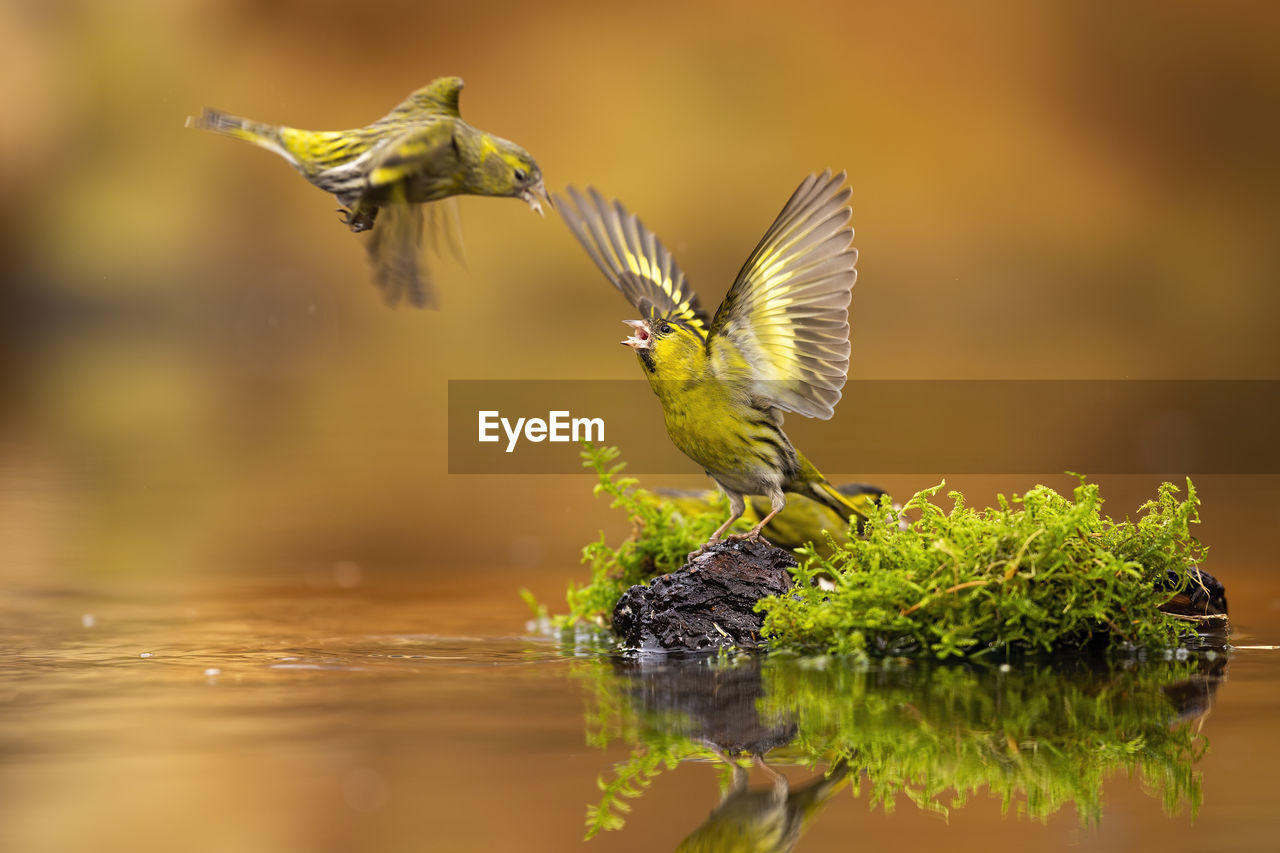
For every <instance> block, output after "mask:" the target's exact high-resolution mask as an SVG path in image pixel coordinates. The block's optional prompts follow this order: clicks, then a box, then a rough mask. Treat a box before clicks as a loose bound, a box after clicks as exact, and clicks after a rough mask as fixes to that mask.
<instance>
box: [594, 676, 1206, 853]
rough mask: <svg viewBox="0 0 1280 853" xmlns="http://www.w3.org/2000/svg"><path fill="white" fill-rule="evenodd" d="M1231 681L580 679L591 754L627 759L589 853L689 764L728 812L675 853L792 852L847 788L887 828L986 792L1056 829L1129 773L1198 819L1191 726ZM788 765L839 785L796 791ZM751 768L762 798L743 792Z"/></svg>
mask: <svg viewBox="0 0 1280 853" xmlns="http://www.w3.org/2000/svg"><path fill="white" fill-rule="evenodd" d="M1226 663H1227V659H1226V658H1225V657H1224V656H1222V655H1218V654H1214V653H1206V654H1204V655H1200V656H1194V657H1191V658H1189V659H1186V660H1167V661H1137V660H1126V661H1118V660H1102V661H1093V662H1084V661H1072V662H1067V663H1062V662H1056V663H1054V664H1052V665H1050V664H1047V663H1040V664H1035V663H1028V664H1026V665H1023V666H1019V667H1011V666H1008V665H1005V666H998V667H981V668H980V667H973V666H920V665H918V664H910V665H907V664H897V665H886V666H883V667H879V668H874V669H873V668H852V667H849V666H847V665H846V664H844V663H841V662H836V661H830V660H825V659H797V658H783V657H780V656H773V657H770V658H767V659H761V658H758V657H746V658H742V659H736V660H730V659H727V658H723V657H722V658H719V659H714V658H703V659H695V660H682V661H662V662H645V661H640V662H635V661H619V662H617V663H615V665H614V666H613V668H612V669H605V668H603V667H587V668H584V669H582V670H580V671H579V672H580V675H581V677H583V678H584V679H585V680H586V681H587V682H588V684H589V686H590V690H591V692H592V701H591V702H590V703H589V709H588V713H587V732H588V742H589V743H590V744H592V745H594V746H597V747H601V748H603V747H604V746H606V745H608V744H609V743H610V742H612V741H614V740H622V741H624V742H628V743H630V744H632V746H633V749H632V752H631V755H630V757H629V758H628V759H627V760H626V761H623V762H620V763H619V764H618V765H616V766H615V767H614V768H613V771H612V773H611V774H609V775H607V776H606V777H604V778H602V779H601V782H600V788H601V791H602V797H601V800H600V802H599V803H598V804H595V805H592V806H589V808H588V816H587V825H588V837H591V836H592V835H594V834H596V833H597V832H599V831H601V830H612V829H620V828H622V826H623V824H624V822H625V814H626V813H627V812H628V811H630V804H629V803H628V802H627V801H628V800H630V799H634V798H636V797H639V796H641V795H642V794H643V793H644V791H645V790H646V789H647V788H648V787H649V786H650V785H651V784H652V783H653V781H654V780H655V779H656V778H657V777H658V776H659V775H660V774H661V772H662V771H663V770H664V769H674V768H675V767H676V766H678V765H679V764H680V763H681V762H684V761H690V760H707V761H713V762H715V763H716V764H717V766H718V767H719V768H720V770H721V790H722V798H721V801H720V804H719V805H718V806H716V807H715V809H714V811H712V813H711V815H710V817H709V818H708V819H707V820H706V822H705V823H703V824H702V826H700V827H698V828H697V829H696V830H695V831H693V832H692V833H691V834H690V835H689V836H688V837H687V838H686V839H685V841H684V843H683V844H682V845H681V847H680V848H679V849H681V850H791V849H793V848H794V847H795V845H796V843H797V841H798V840H799V838H800V835H801V833H802V832H803V830H804V828H805V826H806V824H807V823H808V822H809V821H811V820H812V819H813V817H814V816H815V815H816V814H817V812H818V811H819V809H820V808H821V806H822V805H823V803H825V802H826V801H827V800H828V799H829V798H830V797H831V796H832V795H833V794H834V793H835V792H836V791H837V790H839V789H840V788H841V787H843V786H844V785H845V784H846V783H848V782H850V781H852V788H853V790H854V793H855V795H856V794H859V793H861V791H862V790H863V789H864V788H865V789H866V790H867V791H868V800H869V802H870V803H871V804H872V805H877V804H878V805H880V806H882V807H883V808H884V809H885V810H886V811H887V810H890V809H892V808H893V806H894V804H895V803H896V801H897V799H898V797H899V795H902V796H905V797H906V798H908V799H910V800H911V801H912V802H914V803H915V804H916V805H917V806H918V807H920V808H922V809H927V810H930V811H937V812H942V813H946V812H948V811H949V810H950V809H954V808H960V807H962V806H964V804H965V803H966V801H967V799H968V797H969V795H970V794H972V793H975V792H977V791H979V790H980V789H985V790H986V791H987V792H988V794H989V795H990V796H994V797H999V798H1000V799H1001V800H1002V801H1003V805H1004V808H1005V810H1006V811H1007V810H1008V809H1009V807H1010V806H1013V807H1014V809H1015V812H1016V813H1017V814H1019V815H1027V816H1030V817H1034V818H1037V819H1045V818H1047V817H1048V816H1049V815H1051V814H1053V813H1054V812H1056V811H1058V810H1059V809H1060V808H1061V807H1062V806H1064V805H1067V804H1073V805H1074V807H1075V809H1076V811H1077V813H1078V814H1079V815H1080V817H1081V820H1082V821H1083V822H1090V823H1092V822H1096V821H1097V820H1098V818H1099V817H1100V814H1101V808H1102V784H1103V782H1104V781H1105V780H1106V779H1107V778H1109V777H1110V776H1112V775H1114V774H1115V773H1117V772H1120V771H1124V772H1128V773H1136V774H1139V775H1140V778H1141V779H1142V781H1143V788H1144V790H1146V791H1147V792H1149V793H1150V794H1151V795H1152V796H1158V797H1160V798H1161V800H1162V802H1163V805H1164V808H1165V810H1166V812H1168V813H1170V814H1173V813H1176V812H1178V811H1180V810H1181V809H1182V808H1183V806H1184V805H1189V807H1190V809H1191V812H1192V814H1193V815H1194V814H1195V812H1196V810H1197V808H1198V807H1199V804H1200V798H1201V791H1200V777H1199V773H1198V772H1197V771H1196V769H1195V765H1196V762H1197V761H1199V759H1200V758H1201V757H1202V756H1203V755H1204V753H1205V751H1206V750H1207V749H1208V742H1207V740H1206V739H1205V738H1204V737H1203V736H1202V735H1201V733H1200V731H1199V725H1198V721H1199V719H1200V718H1201V717H1202V716H1203V715H1204V714H1205V713H1207V712H1208V710H1209V708H1210V705H1211V703H1212V700H1213V695H1214V692H1215V691H1216V690H1217V687H1218V685H1219V684H1220V682H1221V681H1222V680H1223V678H1224V677H1225V675H1226ZM766 754H768V755H769V764H766V763H765V756H766ZM743 756H746V759H744V758H743ZM744 761H745V762H746V766H744ZM770 764H772V765H773V766H770ZM780 764H802V765H806V766H814V765H818V764H825V765H827V766H829V767H830V768H831V769H830V770H829V771H828V772H827V773H826V774H825V775H818V776H816V777H815V778H813V779H811V780H809V781H807V782H805V783H804V784H802V785H795V786H793V785H790V784H789V783H788V781H787V779H786V777H785V776H783V775H782V774H781V773H779V772H778V771H777V770H776V769H775V768H776V766H778V765H780ZM751 765H754V766H756V767H758V768H759V769H760V771H761V773H762V775H764V776H765V777H766V778H767V782H768V783H767V786H766V787H764V788H762V789H752V788H751V787H750V786H749V785H748V772H747V767H749V766H751ZM855 769H856V770H857V771H860V772H853V773H851V772H850V771H851V770H855Z"/></svg>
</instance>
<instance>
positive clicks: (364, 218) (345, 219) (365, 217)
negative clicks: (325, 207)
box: [338, 207, 373, 234]
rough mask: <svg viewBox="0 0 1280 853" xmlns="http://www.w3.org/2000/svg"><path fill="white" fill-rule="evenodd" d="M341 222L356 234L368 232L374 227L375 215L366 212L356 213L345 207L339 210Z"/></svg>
mask: <svg viewBox="0 0 1280 853" xmlns="http://www.w3.org/2000/svg"><path fill="white" fill-rule="evenodd" d="M338 219H339V221H340V222H341V223H342V224H343V225H345V226H347V227H348V228H350V229H351V230H352V231H354V232H355V233H357V234H359V233H360V232H361V231H368V230H369V229H370V228H372V227H373V215H372V214H370V213H367V212H366V211H363V210H362V211H359V212H354V211H350V210H347V209H346V208H345V207H340V208H338Z"/></svg>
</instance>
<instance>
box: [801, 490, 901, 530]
mask: <svg viewBox="0 0 1280 853" xmlns="http://www.w3.org/2000/svg"><path fill="white" fill-rule="evenodd" d="M881 494H883V493H882V492H861V493H859V494H855V495H846V494H844V493H842V492H840V491H839V490H838V489H836V488H835V487H834V486H832V485H831V484H830V483H828V482H827V481H826V480H819V481H817V482H814V483H810V484H809V495H808V496H809V497H811V498H813V499H814V500H815V501H817V502H818V503H820V504H822V505H823V506H825V507H827V508H828V509H830V510H831V511H832V512H836V513H839V514H840V515H841V516H842V517H844V518H846V519H852V518H857V519H858V527H859V528H861V527H862V524H863V522H865V521H866V520H867V519H868V518H870V517H871V513H872V511H873V510H874V509H875V507H876V502H877V501H878V500H879V499H880V495H881Z"/></svg>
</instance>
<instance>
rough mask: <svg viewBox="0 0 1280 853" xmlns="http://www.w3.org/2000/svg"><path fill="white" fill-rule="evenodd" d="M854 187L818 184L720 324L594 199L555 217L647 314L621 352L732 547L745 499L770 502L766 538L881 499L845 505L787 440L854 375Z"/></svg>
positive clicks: (784, 216) (625, 222)
mask: <svg viewBox="0 0 1280 853" xmlns="http://www.w3.org/2000/svg"><path fill="white" fill-rule="evenodd" d="M844 182H845V175H844V173H843V172H841V173H840V174H838V175H832V174H831V172H830V171H829V170H828V171H826V172H823V173H822V174H820V175H810V176H809V177H808V178H806V179H805V180H804V182H803V183H801V184H800V187H799V188H798V189H797V190H796V191H795V193H793V194H792V196H791V198H790V200H789V201H788V202H787V203H786V205H785V206H784V207H783V208H782V212H781V213H779V214H778V217H777V219H776V220H775V221H774V223H773V225H771V226H770V227H769V230H768V231H767V232H765V235H764V237H763V238H762V239H761V240H760V243H759V245H757V246H756V248H755V251H753V252H752V253H751V256H750V257H748V258H747V262H746V264H744V265H743V267H742V271H741V272H739V273H738V277H737V279H735V280H734V282H733V285H732V286H731V287H730V288H729V292H728V294H727V295H726V296H725V299H724V302H723V303H721V305H720V308H719V309H718V310H717V311H716V313H715V316H714V317H712V318H710V319H709V318H708V317H707V314H706V313H705V312H704V311H703V310H702V308H701V307H700V306H699V304H698V298H697V296H696V295H695V294H694V293H693V291H692V290H691V289H690V287H689V285H688V283H687V282H686V281H685V276H684V273H683V272H681V270H680V268H679V267H678V266H677V265H676V263H675V261H674V259H673V258H672V257H671V253H670V252H668V251H667V249H666V247H665V246H663V245H662V243H661V242H659V241H658V238H657V237H656V236H654V234H653V233H652V232H650V231H648V230H647V229H646V228H645V227H644V225H643V224H642V223H641V222H640V220H639V219H637V218H636V216H635V215H634V214H632V213H630V212H628V211H627V210H626V208H624V207H623V206H622V205H621V204H620V203H619V202H617V201H612V202H610V201H606V200H605V199H604V198H603V197H602V196H601V195H600V194H599V193H598V192H596V191H595V190H594V189H591V188H588V190H587V193H586V194H583V193H581V192H579V191H577V190H576V189H574V188H572V187H570V188H569V189H568V190H567V193H568V196H569V201H568V202H566V201H565V200H562V199H556V200H555V207H556V209H557V210H559V211H560V214H561V216H562V217H563V218H564V220H565V222H566V223H567V224H568V226H569V229H570V230H571V231H572V232H573V234H574V236H576V237H577V238H578V241H579V242H580V243H581V244H582V246H583V247H584V248H585V249H586V250H587V254H588V255H590V256H591V258H592V260H594V261H595V263H596V265H597V266H598V267H599V268H600V270H601V271H602V272H603V273H604V274H605V277H607V278H608V279H609V281H610V282H612V283H613V285H614V287H616V288H617V289H618V290H619V291H621V292H622V294H623V295H624V296H625V297H626V298H627V299H628V301H630V302H631V304H632V305H633V306H635V308H636V309H637V310H638V311H639V312H640V313H641V315H642V319H639V320H626V321H624V322H625V323H627V324H628V325H630V326H631V327H632V329H633V333H632V335H631V336H630V337H628V338H627V339H626V340H624V341H623V342H622V343H624V344H626V345H627V346H629V347H631V348H632V349H634V350H635V351H636V355H637V356H638V358H639V361H640V365H641V367H643V368H644V372H645V375H646V376H647V377H648V380H649V385H650V387H651V388H652V389H653V392H654V393H655V394H656V395H657V396H658V399H659V400H660V401H661V403H662V412H663V416H664V418H665V420H666V426H667V433H668V434H669V435H670V436H671V440H672V441H673V442H674V443H675V445H676V447H678V448H679V449H680V450H681V451H682V452H683V453H684V454H685V455H686V456H688V457H689V458H690V459H692V460H693V461H694V462H697V463H698V464H699V465H701V466H702V467H703V469H704V470H705V471H706V472H707V474H708V475H709V476H710V477H711V479H713V480H714V481H715V482H716V483H717V484H718V485H719V486H720V488H721V489H722V490H723V491H724V492H725V494H726V495H728V497H729V505H730V508H731V514H730V516H729V518H728V520H726V521H725V523H724V524H722V525H721V526H720V528H719V529H718V530H717V531H716V532H715V533H714V534H712V536H711V539H710V541H709V542H708V544H712V543H715V542H718V541H720V539H721V537H722V536H723V535H724V533H725V531H726V530H728V529H729V527H730V525H732V524H733V522H734V521H736V520H737V519H738V518H739V517H740V516H741V515H742V513H743V510H744V508H745V500H744V497H745V496H746V495H763V496H765V497H767V498H768V499H769V502H770V510H771V511H770V512H769V513H768V514H767V515H765V516H764V517H763V518H761V519H760V521H759V523H757V524H756V525H755V527H753V528H752V529H751V530H750V531H749V532H747V533H744V534H732V535H731V537H730V538H749V539H754V538H758V537H759V535H760V530H761V528H763V527H764V526H765V525H766V524H768V523H769V521H770V520H771V519H772V518H773V517H774V516H775V515H777V514H778V512H779V511H780V510H781V509H782V508H783V506H784V505H785V504H786V496H785V493H787V492H790V493H793V494H800V495H804V496H805V497H808V498H811V499H813V500H815V501H817V502H818V503H820V504H822V505H823V506H826V507H828V508H830V509H832V510H834V511H835V512H837V513H839V514H840V516H841V517H843V518H846V519H853V518H858V519H865V518H866V517H867V516H868V515H869V514H870V512H871V510H872V509H873V508H874V498H873V497H872V496H870V495H865V494H864V495H853V496H846V495H843V494H841V493H840V492H839V491H837V490H836V489H835V488H833V487H832V486H831V484H830V483H828V482H827V480H826V478H825V477H823V476H822V474H820V473H819V472H818V469H817V468H815V467H814V466H813V464H812V463H811V462H809V460H808V459H806V458H805V457H804V456H803V455H802V454H801V453H800V452H799V451H797V450H796V449H795V447H794V446H793V445H792V444H791V441H790V440H789V439H788V438H787V436H786V434H785V433H784V432H783V431H782V418H783V413H784V412H796V413H798V414H801V415H805V416H808V417H816V418H821V419H823V420H825V419H828V418H830V417H831V416H832V414H834V411H835V405H836V403H837V401H839V399H840V394H841V389H842V388H843V387H844V384H845V378H846V375H847V373H848V370H849V300H850V296H851V291H852V288H853V283H854V280H855V278H856V276H857V272H856V270H855V269H854V266H855V263H856V262H857V258H858V252H857V250H856V249H854V248H853V245H852V243H853V231H852V229H851V228H850V227H849V220H850V219H851V218H852V215H853V214H852V211H851V210H850V208H849V197H850V195H851V191H850V190H849V189H848V188H846V187H844Z"/></svg>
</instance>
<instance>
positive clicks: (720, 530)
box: [689, 486, 747, 560]
mask: <svg viewBox="0 0 1280 853" xmlns="http://www.w3.org/2000/svg"><path fill="white" fill-rule="evenodd" d="M720 488H721V489H724V493H725V494H726V495H728V496H729V517H728V518H727V519H726V520H725V523H724V524H722V525H720V526H719V527H717V528H716V532H715V533H712V534H711V538H710V539H708V540H707V544H705V545H703V546H702V547H701V548H699V549H698V550H696V551H690V552H689V559H690V560H692V559H693V558H694V557H699V556H701V555H703V554H705V553H706V552H707V549H708V548H710V547H711V546H712V545H715V544H716V543H717V542H719V541H720V538H721V537H722V536H723V535H724V532H725V531H726V530H728V529H729V526H730V525H732V524H733V523H734V522H735V521H737V520H738V519H739V518H742V514H743V513H744V512H746V511H747V502H746V500H745V499H744V498H743V497H742V495H740V494H738V493H737V492H731V491H729V490H728V489H725V488H724V486H721V487H720ZM730 538H732V537H730Z"/></svg>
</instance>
